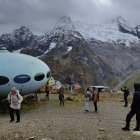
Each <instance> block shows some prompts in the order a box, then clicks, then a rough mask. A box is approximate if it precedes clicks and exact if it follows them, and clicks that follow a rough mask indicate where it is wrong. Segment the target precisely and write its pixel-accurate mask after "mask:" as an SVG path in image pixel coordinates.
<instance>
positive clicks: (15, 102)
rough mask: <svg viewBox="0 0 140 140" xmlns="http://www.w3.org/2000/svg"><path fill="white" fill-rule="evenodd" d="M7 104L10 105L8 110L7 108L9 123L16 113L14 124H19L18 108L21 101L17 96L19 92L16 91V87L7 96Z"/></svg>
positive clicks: (20, 97) (19, 96)
mask: <svg viewBox="0 0 140 140" xmlns="http://www.w3.org/2000/svg"><path fill="white" fill-rule="evenodd" d="M7 99H8V101H9V103H10V108H9V114H10V118H11V120H10V122H13V121H14V120H15V119H14V112H15V113H16V117H17V120H16V122H17V123H18V122H20V107H21V102H22V101H23V98H22V96H21V95H20V94H19V91H18V90H17V89H16V87H13V88H12V89H11V92H10V93H9V94H8V97H7Z"/></svg>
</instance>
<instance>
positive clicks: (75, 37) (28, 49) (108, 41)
mask: <svg viewBox="0 0 140 140" xmlns="http://www.w3.org/2000/svg"><path fill="white" fill-rule="evenodd" d="M139 28H140V26H136V27H133V26H131V25H130V24H129V23H128V22H127V21H126V20H124V19H123V18H122V17H117V18H116V19H114V20H112V21H110V22H108V23H106V24H100V25H99V24H98V25H93V24H87V23H84V24H83V23H81V22H77V21H74V22H73V21H72V20H71V18H70V17H68V16H63V17H61V18H60V19H59V21H58V22H57V23H56V25H55V26H54V29H53V30H52V31H51V32H48V33H46V34H44V35H42V36H36V35H33V33H32V32H31V31H30V30H29V29H27V28H26V27H21V28H19V29H17V30H14V31H13V32H12V33H10V34H3V35H2V36H1V37H0V47H6V48H7V50H10V51H18V52H20V53H25V54H29V55H32V56H36V57H39V58H40V59H42V60H43V61H45V62H46V63H47V64H48V65H49V66H50V68H51V71H52V75H53V76H54V78H56V79H59V80H60V81H62V82H64V79H65V77H66V76H70V77H71V78H72V81H74V82H79V83H80V84H81V85H89V84H96V85H101V84H102V85H110V86H114V85H117V83H118V82H119V80H121V79H122V78H125V77H127V76H128V75H129V74H130V73H132V72H133V71H134V70H138V69H139V68H140V55H139V54H140V49H139V47H140V45H139V44H140V41H139V34H140V33H139Z"/></svg>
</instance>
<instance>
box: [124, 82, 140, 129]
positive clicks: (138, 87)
mask: <svg viewBox="0 0 140 140" xmlns="http://www.w3.org/2000/svg"><path fill="white" fill-rule="evenodd" d="M134 89H135V92H134V95H133V101H132V104H131V110H130V112H129V113H128V114H127V117H126V126H125V127H123V128H122V130H129V127H130V121H131V119H132V117H133V116H134V115H135V114H136V127H135V128H134V131H140V83H135V84H134Z"/></svg>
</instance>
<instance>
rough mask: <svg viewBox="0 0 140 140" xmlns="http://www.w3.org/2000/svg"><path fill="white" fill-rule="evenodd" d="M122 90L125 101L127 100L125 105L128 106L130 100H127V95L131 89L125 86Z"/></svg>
mask: <svg viewBox="0 0 140 140" xmlns="http://www.w3.org/2000/svg"><path fill="white" fill-rule="evenodd" d="M121 91H123V93H124V94H123V96H124V102H125V105H124V107H127V106H128V101H127V97H128V95H129V90H128V89H127V87H126V86H124V89H122V88H121Z"/></svg>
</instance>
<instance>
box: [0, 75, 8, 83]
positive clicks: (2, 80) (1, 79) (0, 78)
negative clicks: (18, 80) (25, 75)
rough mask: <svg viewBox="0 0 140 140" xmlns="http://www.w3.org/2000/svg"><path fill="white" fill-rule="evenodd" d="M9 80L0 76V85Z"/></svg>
mask: <svg viewBox="0 0 140 140" xmlns="http://www.w3.org/2000/svg"><path fill="white" fill-rule="evenodd" d="M8 82H9V79H8V78H7V77H5V76H0V85H5V84H7V83H8Z"/></svg>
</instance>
